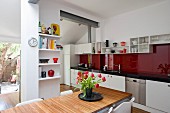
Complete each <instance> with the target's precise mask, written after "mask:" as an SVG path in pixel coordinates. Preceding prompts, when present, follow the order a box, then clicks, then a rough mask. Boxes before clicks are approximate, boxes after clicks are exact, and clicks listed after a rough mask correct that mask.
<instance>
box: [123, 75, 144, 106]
mask: <svg viewBox="0 0 170 113" xmlns="http://www.w3.org/2000/svg"><path fill="white" fill-rule="evenodd" d="M126 92H128V93H132V95H133V96H134V97H135V101H134V102H136V103H139V104H142V105H146V80H142V79H136V78H129V77H126Z"/></svg>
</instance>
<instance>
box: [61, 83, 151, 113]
mask: <svg viewBox="0 0 170 113" xmlns="http://www.w3.org/2000/svg"><path fill="white" fill-rule="evenodd" d="M74 89H75V88H74V87H70V86H67V85H60V91H61V92H62V91H66V90H73V92H76V91H78V89H76V90H74ZM132 111H133V112H132V113H149V112H146V111H143V110H141V109H138V108H135V107H133V110H132Z"/></svg>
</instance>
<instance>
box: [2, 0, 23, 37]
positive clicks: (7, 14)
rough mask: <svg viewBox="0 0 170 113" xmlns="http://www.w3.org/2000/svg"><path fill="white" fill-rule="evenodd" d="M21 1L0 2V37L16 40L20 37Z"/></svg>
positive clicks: (5, 0) (7, 0)
mask: <svg viewBox="0 0 170 113" xmlns="http://www.w3.org/2000/svg"><path fill="white" fill-rule="evenodd" d="M20 2H21V1H20V0H1V3H0V10H1V11H0V15H1V17H0V37H2V38H3V37H4V38H18V39H20V37H21V36H20V35H21V30H20V29H21V5H20V4H21V3H20Z"/></svg>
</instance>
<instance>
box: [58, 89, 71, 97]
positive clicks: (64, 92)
mask: <svg viewBox="0 0 170 113" xmlns="http://www.w3.org/2000/svg"><path fill="white" fill-rule="evenodd" d="M69 94H73V91H72V90H67V91H63V92H61V93H60V95H61V96H64V95H69Z"/></svg>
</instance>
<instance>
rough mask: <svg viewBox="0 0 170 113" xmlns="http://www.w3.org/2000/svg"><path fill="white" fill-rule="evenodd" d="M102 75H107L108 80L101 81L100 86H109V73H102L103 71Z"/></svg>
mask: <svg viewBox="0 0 170 113" xmlns="http://www.w3.org/2000/svg"><path fill="white" fill-rule="evenodd" d="M101 75H102V77H105V78H106V81H105V82H102V83H100V86H102V87H106V88H109V80H108V74H102V73H101Z"/></svg>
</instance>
